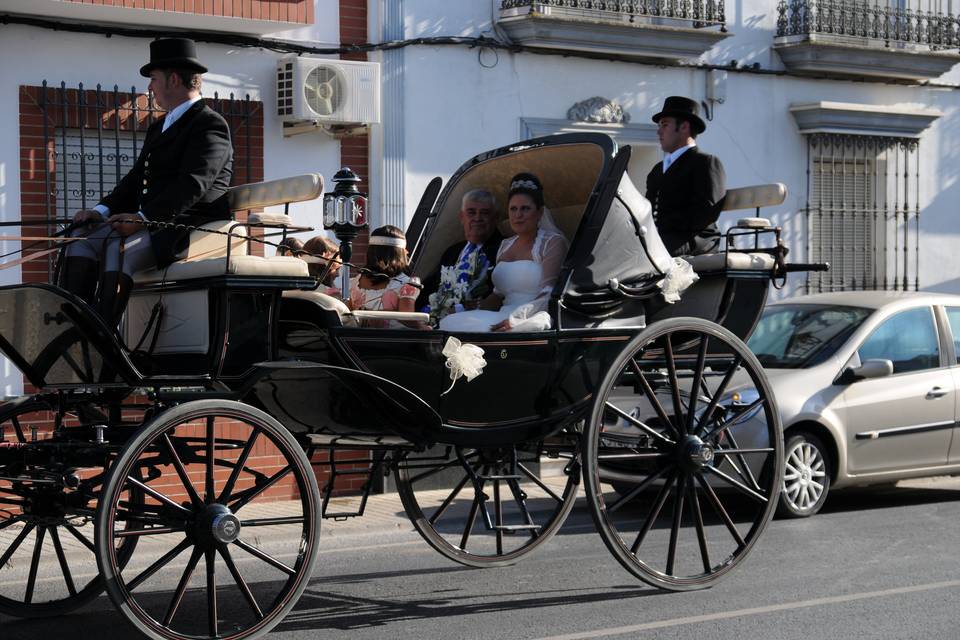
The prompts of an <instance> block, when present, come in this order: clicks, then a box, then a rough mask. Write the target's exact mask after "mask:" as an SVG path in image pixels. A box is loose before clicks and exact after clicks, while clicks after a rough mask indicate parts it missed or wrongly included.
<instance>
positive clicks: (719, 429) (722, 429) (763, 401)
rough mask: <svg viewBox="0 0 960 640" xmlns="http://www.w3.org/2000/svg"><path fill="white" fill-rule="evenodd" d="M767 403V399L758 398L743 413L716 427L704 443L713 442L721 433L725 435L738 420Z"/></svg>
mask: <svg viewBox="0 0 960 640" xmlns="http://www.w3.org/2000/svg"><path fill="white" fill-rule="evenodd" d="M766 402H767V399H766V398H757V399H756V400H754V401H753V402H751V403H750V404H748V405H747V406H746V407H744V408H743V409H742V410H741V411H738V412H737V414H736V415H735V416H733V417H731V418H728V419H727V420H725V421H724V422H722V423H721V424H720V425H718V426H716V427H714V428H713V430H712V431H710V432H709V433H708V434H706V435H705V436H703V440H704V441H708V440H713V439H714V438H716V437H717V436H718V435H720V434H721V433H725V432H726V431H727V430H728V429H729V428H730V427H731V426H733V424H734V423H735V422H736V421H737V420H739V419H740V418H742V417H743V416H745V415H747V414H748V413H750V412H751V411H753V410H754V409H756V408H757V407H759V406H760V405H762V404H766Z"/></svg>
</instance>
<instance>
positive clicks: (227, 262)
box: [133, 173, 323, 285]
mask: <svg viewBox="0 0 960 640" xmlns="http://www.w3.org/2000/svg"><path fill="white" fill-rule="evenodd" d="M321 193H323V177H322V176H321V175H320V174H318V173H308V174H304V175H300V176H294V177H292V178H282V179H280V180H269V181H266V182H257V183H254V184H244V185H239V186H236V187H231V188H230V190H229V191H228V197H229V199H230V210H231V211H243V210H247V209H259V208H262V207H270V206H274V205H280V204H288V203H290V202H301V201H304V200H313V199H316V198H317V197H319V196H320V194H321ZM249 227H253V228H257V227H293V221H292V220H291V218H290V216H288V215H287V214H286V213H272V212H258V213H251V214H250V215H249V216H248V218H247V222H246V223H239V222H237V221H235V220H215V221H213V222H208V223H206V224H203V225H201V226H200V227H199V228H198V230H196V231H192V232H191V233H190V238H189V241H188V245H187V247H186V249H184V250H183V251H182V252H180V254H179V256H178V257H179V259H178V260H177V261H176V262H174V263H172V264H171V265H169V266H168V267H166V268H165V269H148V270H146V271H141V272H138V273H136V274H134V277H133V280H134V283H135V284H137V285H142V284H152V283H158V282H171V281H183V280H193V279H199V278H208V277H211V276H218V275H238V276H288V277H309V275H310V274H309V271H308V268H307V263H306V262H304V261H303V260H300V259H298V258H293V257H290V256H275V257H271V258H264V257H261V256H253V255H248V254H249V250H250V247H249V241H248V240H246V239H245V237H246V235H247V230H248V228H249ZM211 230H212V231H217V232H220V233H209V232H208V231H211ZM228 233H229V234H231V235H230V236H228V235H224V234H228ZM238 236H239V237H238ZM228 245H229V252H228V250H227V249H228ZM228 253H229V259H228V258H227V255H228Z"/></svg>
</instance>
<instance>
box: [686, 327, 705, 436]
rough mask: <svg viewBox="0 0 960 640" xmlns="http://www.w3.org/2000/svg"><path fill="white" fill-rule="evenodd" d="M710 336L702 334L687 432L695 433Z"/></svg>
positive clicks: (691, 394) (691, 391) (692, 383)
mask: <svg viewBox="0 0 960 640" xmlns="http://www.w3.org/2000/svg"><path fill="white" fill-rule="evenodd" d="M709 344H710V336H708V335H706V334H704V335H702V336H700V348H699V349H698V350H697V364H696V367H695V368H694V370H693V382H691V383H690V406H689V407H687V433H693V427H694V424H693V423H694V420H695V418H696V415H695V414H696V412H697V398H699V396H700V383H701V381H703V368H704V366H705V365H706V361H707V346H708V345H709Z"/></svg>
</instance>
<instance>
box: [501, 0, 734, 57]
mask: <svg viewBox="0 0 960 640" xmlns="http://www.w3.org/2000/svg"><path fill="white" fill-rule="evenodd" d="M723 3H724V0H501V2H500V17H499V18H498V20H497V22H498V23H499V25H500V27H501V28H502V29H503V30H504V31H505V32H506V33H507V35H508V36H509V37H510V39H511V40H512V41H513V42H514V43H516V44H520V45H524V46H528V47H535V48H540V49H554V50H563V51H586V52H589V53H591V54H594V55H597V54H599V55H611V56H616V57H618V58H634V59H642V60H651V61H666V60H671V61H692V60H696V59H698V58H699V57H700V56H701V55H703V54H704V53H705V52H707V51H709V50H710V49H711V48H713V47H714V46H715V45H716V44H717V43H718V42H720V41H721V40H723V39H724V38H727V37H729V36H730V35H731V34H729V33H727V29H726V26H725V21H726V16H725V14H724V5H723Z"/></svg>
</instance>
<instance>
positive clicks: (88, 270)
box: [58, 256, 100, 305]
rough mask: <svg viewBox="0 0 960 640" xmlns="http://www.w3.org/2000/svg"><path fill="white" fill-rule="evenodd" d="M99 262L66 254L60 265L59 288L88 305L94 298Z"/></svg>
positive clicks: (91, 303) (98, 274)
mask: <svg viewBox="0 0 960 640" xmlns="http://www.w3.org/2000/svg"><path fill="white" fill-rule="evenodd" d="M99 276H100V263H98V262H97V261H96V260H91V259H90V258H82V257H79V256H67V257H66V258H64V260H63V265H62V266H61V267H60V281H59V283H58V284H59V286H60V288H61V289H64V290H66V291H69V292H70V293H72V294H73V295H75V296H77V297H78V298H80V299H81V300H83V301H84V302H86V303H87V304H89V305H94V301H95V300H96V291H97V280H98V278H99Z"/></svg>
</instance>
